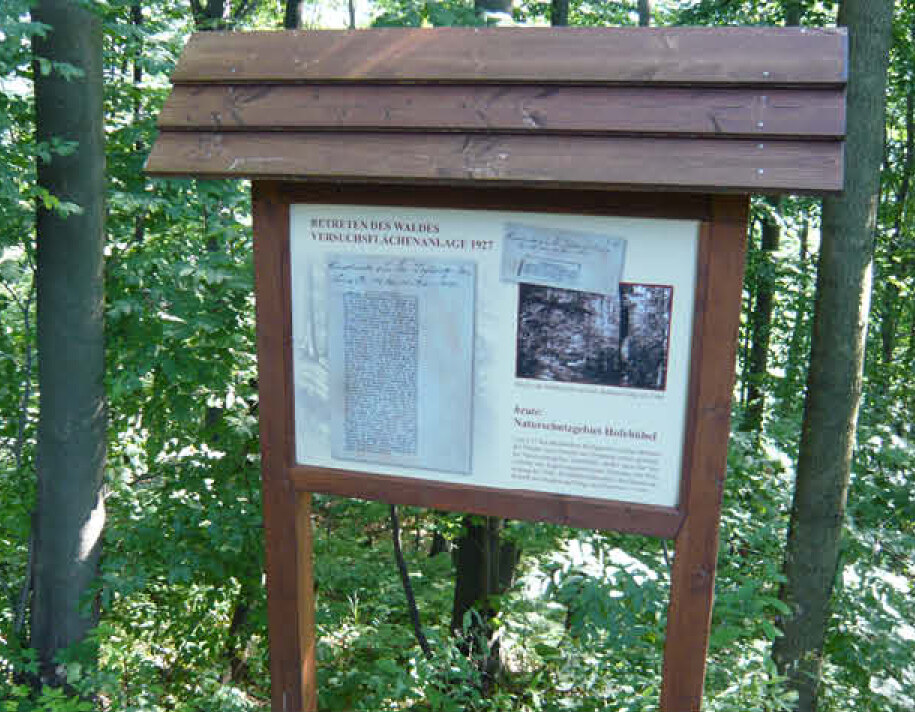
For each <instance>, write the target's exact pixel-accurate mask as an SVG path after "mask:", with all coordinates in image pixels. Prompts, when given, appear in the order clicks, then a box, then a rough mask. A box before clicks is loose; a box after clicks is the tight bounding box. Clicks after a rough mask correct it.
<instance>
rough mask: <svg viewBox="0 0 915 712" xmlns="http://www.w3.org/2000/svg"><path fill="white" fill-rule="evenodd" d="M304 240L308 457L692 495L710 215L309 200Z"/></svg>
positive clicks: (348, 465)
mask: <svg viewBox="0 0 915 712" xmlns="http://www.w3.org/2000/svg"><path fill="white" fill-rule="evenodd" d="M290 235H291V238H290V239H291V245H290V247H291V262H292V264H291V269H292V273H291V274H292V319H293V351H294V384H295V431H296V461H297V462H298V463H299V464H302V465H308V466H316V467H327V468H335V469H342V470H350V471H356V472H370V473H375V474H382V475H393V476H404V477H413V478H420V479H425V480H432V481H438V482H456V483H463V484H472V485H478V486H482V487H500V488H505V489H524V490H534V491H539V492H553V493H560V494H566V495H577V496H583V497H594V498H600V499H608V500H618V501H624V502H637V503H642V504H655V505H663V506H676V504H677V496H678V492H679V483H680V469H681V460H682V450H683V441H684V433H685V425H686V401H687V386H688V374H689V363H690V353H689V351H690V341H691V335H692V315H693V295H694V292H695V278H696V276H695V275H696V259H697V244H698V223H697V222H695V221H688V220H647V219H636V218H609V217H592V216H569V215H558V214H552V213H550V214H546V213H517V212H494V211H471V210H445V209H414V208H387V207H366V206H347V205H311V204H309V205H293V206H292V207H291V225H290ZM341 476H345V475H341Z"/></svg>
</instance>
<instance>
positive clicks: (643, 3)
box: [639, 0, 651, 27]
mask: <svg viewBox="0 0 915 712" xmlns="http://www.w3.org/2000/svg"><path fill="white" fill-rule="evenodd" d="M650 24H651V0H639V27H648V25H650Z"/></svg>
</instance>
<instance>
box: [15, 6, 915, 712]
mask: <svg viewBox="0 0 915 712" xmlns="http://www.w3.org/2000/svg"><path fill="white" fill-rule="evenodd" d="M92 4H93V6H94V7H95V9H96V11H97V12H99V13H101V14H102V15H103V17H104V21H105V30H106V45H105V47H106V70H105V77H106V86H107V99H106V122H107V128H106V131H107V138H108V170H109V194H108V227H107V231H108V248H107V255H108V262H107V273H106V289H107V295H108V297H107V298H108V306H107V339H108V343H107V357H108V377H107V386H108V393H109V397H110V407H111V422H110V443H109V452H110V457H109V468H108V473H107V478H106V501H107V507H108V511H109V519H108V523H107V529H106V534H105V553H104V558H103V571H102V575H101V577H100V578H99V581H98V584H97V592H96V594H97V597H98V599H99V601H100V602H101V606H102V618H101V623H100V625H99V627H98V629H97V630H96V631H95V632H94V634H93V636H92V637H91V639H90V640H89V641H87V643H86V645H85V646H83V648H82V649H78V650H72V651H69V652H68V653H67V654H66V655H65V656H64V657H63V658H62V660H61V663H62V664H63V665H64V666H65V667H66V671H67V677H68V681H69V683H70V685H71V688H70V689H68V690H50V689H46V690H43V691H41V692H39V693H38V694H36V693H35V692H34V691H33V690H32V689H31V687H30V686H29V684H28V674H29V671H30V670H33V669H34V654H33V652H32V651H30V650H29V649H28V648H27V647H26V646H27V640H28V636H27V633H28V627H27V616H25V617H24V616H23V612H24V611H25V608H24V604H26V603H27V598H25V597H23V595H22V593H23V586H24V583H25V582H26V580H27V573H28V566H29V531H30V518H31V511H32V507H33V501H34V480H35V468H34V449H35V431H36V418H37V412H36V408H37V399H36V391H35V384H36V377H35V356H34V350H35V346H34V343H35V331H34V323H35V312H34V281H33V271H34V267H33V265H34V260H33V251H34V217H33V216H34V205H35V203H36V201H43V202H44V203H45V204H46V205H47V206H49V207H53V208H55V209H58V210H60V211H62V212H64V213H66V212H67V211H72V210H76V209H78V206H72V205H65V204H60V203H59V202H58V201H56V200H55V198H54V196H50V195H47V194H42V192H41V190H40V189H39V188H38V187H37V186H36V183H35V160H36V158H38V157H41V156H46V155H50V154H53V153H62V152H66V151H68V150H72V147H68V146H66V145H63V144H60V143H57V144H55V143H53V142H52V144H50V145H38V144H36V143H35V141H34V138H33V127H32V121H33V119H32V111H33V106H32V94H31V81H32V76H33V72H35V71H39V72H48V71H54V72H62V73H64V74H66V73H67V72H68V71H71V70H72V68H68V67H66V66H46V64H45V63H41V62H38V63H36V64H35V65H34V66H33V65H32V63H31V57H30V50H29V39H30V37H31V36H33V35H34V34H36V33H41V32H44V31H45V30H46V28H43V27H41V26H40V25H37V24H35V23H31V22H30V21H29V19H28V10H29V5H30V3H29V1H28V0H4V2H3V3H2V5H0V89H2V92H0V412H2V413H3V417H2V419H0V502H2V508H0V710H3V711H4V712H20V711H25V710H55V712H64V711H66V710H73V711H76V710H92V709H103V710H124V711H125V712H126V711H132V710H137V711H140V710H143V711H150V712H152V711H157V710H182V711H184V710H186V711H188V712H191V711H194V710H211V709H221V710H229V711H231V710H238V711H241V710H261V709H266V708H267V699H268V694H269V677H268V673H267V662H266V647H267V646H266V634H265V629H266V623H265V596H264V588H263V578H262V570H263V553H262V543H261V542H262V536H261V529H262V521H261V508H260V483H259V454H258V452H259V451H258V443H257V394H256V386H257V381H256V378H257V375H256V363H255V358H254V351H255V349H254V321H253V320H254V309H253V278H252V266H251V234H250V202H249V192H248V186H247V185H245V184H242V183H239V182H234V183H230V182H214V181H168V180H155V181H154V180H149V179H146V178H145V177H144V176H143V173H142V166H143V161H144V158H145V153H146V151H147V150H148V148H149V146H150V145H151V143H152V141H153V138H154V135H155V129H154V119H155V116H156V114H157V113H158V110H159V109H160V107H161V105H162V102H163V101H164V97H165V95H166V92H167V87H168V83H167V78H168V74H169V72H170V70H171V69H172V67H173V65H174V62H175V59H176V57H177V55H178V53H179V51H180V48H181V47H182V46H183V43H184V40H185V39H186V37H187V35H188V34H189V32H190V31H191V30H192V26H193V19H192V17H191V13H190V10H189V7H188V6H187V5H186V4H185V3H183V2H179V0H161V1H160V2H155V3H148V4H146V5H142V6H140V5H136V4H135V3H132V2H130V1H129V0H107V1H106V2H95V3H92ZM136 8H139V13H137V12H136ZM305 9H306V13H305V14H306V17H318V16H319V14H320V11H321V10H322V9H323V10H324V11H326V10H327V8H326V7H324V8H321V7H319V6H318V5H317V4H316V3H315V4H313V5H309V6H308V7H306V8H305ZM548 10H549V6H548V4H547V3H542V2H532V1H530V0H525V2H523V3H521V5H520V6H519V7H517V8H516V16H517V19H518V20H519V21H525V22H541V23H542V22H545V21H546V17H547V13H548ZM834 11H835V7H834V4H833V3H830V2H823V3H813V4H807V5H805V11H804V12H805V14H804V21H805V22H806V23H808V24H823V23H828V22H832V21H833V20H832V18H833V17H834ZM309 13H310V14H309ZM369 13H370V14H371V16H372V18H373V21H374V22H375V23H376V24H386V25H402V24H407V25H421V24H471V23H473V22H476V21H477V20H476V18H475V15H474V12H473V8H472V6H471V5H469V4H467V3H466V2H460V1H455V0H450V1H449V2H431V1H428V2H427V1H418V0H379V1H378V2H377V3H375V4H373V5H371V6H370V9H369ZM327 15H328V13H326V12H325V16H327ZM783 17H784V5H783V3H776V2H761V1H760V2H732V1H731V0H701V1H700V2H693V3H687V2H683V3H679V4H676V3H666V4H659V5H658V6H657V7H656V8H655V19H656V21H658V22H659V23H664V24H667V23H684V24H712V23H714V24H721V23H742V24H767V23H776V22H780V21H781V20H782V19H783ZM281 20H282V7H281V6H280V5H279V4H278V3H276V2H273V1H272V0H271V1H264V2H261V3H258V4H257V5H256V9H255V10H254V11H253V12H252V13H250V14H249V15H247V16H246V17H245V18H244V20H243V22H242V25H243V27H245V28H255V27H261V28H264V27H278V26H279V25H280V24H281ZM913 20H915V7H913V3H912V2H911V0H903V1H901V2H898V3H897V25H896V26H897V31H896V33H895V37H894V47H893V52H892V57H891V83H890V90H889V108H888V115H887V127H888V140H887V149H886V162H885V166H884V171H883V194H884V196H883V197H884V200H883V202H882V205H881V213H880V232H879V236H878V252H877V263H876V269H877V275H878V279H877V280H876V281H875V293H874V305H875V307H874V311H873V324H872V328H871V331H870V339H869V345H868V363H867V371H866V393H865V406H864V410H863V412H862V416H861V425H860V430H859V447H858V449H857V453H856V459H855V468H854V473H853V479H852V485H851V492H850V496H849V509H848V518H847V523H846V528H845V536H844V549H843V556H842V561H841V565H840V569H839V570H838V571H837V573H836V577H837V579H836V580H837V584H838V589H837V594H836V601H835V605H834V614H833V623H832V626H831V632H830V635H829V639H828V642H827V651H828V656H829V657H828V663H827V668H826V681H825V688H824V689H825V698H824V700H823V709H826V710H845V709H849V708H856V709H858V710H861V711H862V712H863V711H865V710H867V711H871V710H873V711H877V710H880V711H884V710H885V711H895V710H899V711H900V712H901V711H902V710H910V709H912V708H913V706H915V627H913V625H915V603H913V595H912V593H913V592H912V586H913V578H915V563H913V551H915V546H913V544H915V496H913V494H912V486H911V482H912V480H913V463H915V447H913V444H912V423H911V413H912V412H913V410H915V409H913V405H915V403H913V400H915V398H913V394H915V390H913V387H912V384H911V382H910V381H911V379H910V374H911V372H912V366H913V361H915V300H913V299H912V298H911V297H912V289H913V270H912V264H913V259H915V242H913V237H912V225H911V219H910V214H911V211H910V210H909V205H910V203H911V197H910V195H909V193H910V191H909V190H908V183H909V181H910V179H911V173H912V168H913V164H912V155H913V151H912V141H913V140H915V136H913V135H912V124H913V122H912V104H913V99H912V97H913V84H912V79H911V77H912V76H913V64H915V54H913V43H912V38H911V27H912V25H913ZM570 21H571V23H572V24H588V25H603V24H634V23H635V22H636V8H635V3H627V2H593V3H589V2H573V3H572V4H571V11H570ZM754 216H755V217H754V222H753V233H752V235H751V250H750V253H749V258H748V260H749V261H748V277H747V293H746V313H747V318H746V320H745V329H744V334H743V341H742V343H743V348H742V350H741V355H740V362H739V364H738V366H739V368H740V372H739V376H740V378H739V382H738V388H737V393H736V398H737V404H736V406H735V407H736V409H737V413H736V414H735V418H734V422H735V423H739V422H740V415H741V412H742V408H743V407H744V406H745V405H746V400H745V399H746V393H747V386H748V383H749V379H750V374H749V373H748V357H749V340H750V318H749V315H750V311H751V309H752V306H753V299H752V297H753V290H754V285H756V284H757V281H756V278H757V276H758V275H759V274H761V273H762V272H763V271H767V273H768V274H769V276H771V277H772V278H773V279H774V281H775V284H776V291H775V304H774V313H773V317H772V320H771V328H772V336H771V348H770V360H769V368H768V372H767V373H766V374H764V375H763V377H762V386H761V387H762V388H763V389H764V391H765V393H766V396H767V401H766V402H767V406H768V407H767V410H766V413H765V419H764V422H763V427H762V430H761V431H753V432H741V431H738V430H736V429H735V433H734V436H733V438H732V440H731V449H730V455H729V475H728V477H729V479H728V484H727V488H726V494H725V505H724V510H723V511H724V516H723V522H722V546H721V553H720V557H719V562H718V566H719V568H718V580H717V588H716V596H717V602H716V608H715V616H714V621H713V630H712V643H711V651H710V660H709V673H708V680H707V701H706V708H707V709H709V710H721V711H724V710H780V709H788V708H790V705H791V699H790V695H789V694H788V693H787V692H786V690H785V687H784V685H783V681H782V680H781V679H780V678H779V676H778V675H777V673H776V671H775V669H774V666H773V664H772V662H771V659H770V644H771V641H772V639H773V638H774V637H775V636H776V635H778V631H777V628H776V623H777V621H778V616H779V615H780V614H782V613H784V610H783V604H781V603H780V601H779V600H778V597H777V592H778V586H779V583H780V581H781V573H780V562H781V560H782V557H783V546H784V541H785V535H786V527H787V513H788V511H789V506H790V492H791V488H792V483H793V475H794V472H793V467H794V465H793V463H794V462H795V461H796V449H797V439H798V433H799V430H800V428H799V424H800V418H801V416H802V412H801V411H802V407H803V406H802V403H803V399H802V390H803V384H804V382H805V380H804V379H805V359H806V356H807V353H808V350H809V339H810V318H811V311H812V301H813V299H812V285H813V279H812V275H813V270H814V264H815V257H816V248H817V235H818V220H819V216H818V206H817V204H816V203H815V202H813V201H812V200H810V199H803V198H786V199H783V200H782V201H781V202H779V203H777V204H773V203H771V202H766V201H762V200H759V201H755V202H754ZM765 219H771V220H774V221H776V222H777V223H778V225H779V226H780V228H781V231H782V241H781V245H780V248H779V250H778V251H777V253H776V254H775V256H774V259H771V260H770V259H767V258H766V257H765V255H763V254H762V251H761V250H760V249H759V242H760V234H761V223H762V221H763V220H765ZM754 378H758V375H757V376H754ZM315 512H316V514H315V522H314V523H315V535H316V540H315V548H316V578H317V582H318V587H317V595H318V621H317V622H318V627H319V633H320V636H321V638H320V643H319V649H318V653H319V669H320V676H321V688H320V689H321V700H320V702H321V707H322V709H327V710H353V709H363V710H385V709H389V710H398V709H400V710H436V711H439V710H441V711H445V710H596V709H612V710H649V709H654V708H655V706H656V704H657V694H658V685H659V681H660V664H661V655H662V649H663V638H664V626H665V616H666V602H667V593H668V586H669V578H670V577H669V563H668V560H669V556H670V555H671V554H670V553H669V552H668V551H667V549H666V548H665V547H664V546H663V543H662V542H659V541H655V540H650V539H642V538H639V537H631V536H622V535H618V534H613V533H600V532H591V531H578V530H571V529H566V528H560V527H553V526H544V525H531V524H525V523H518V522H514V523H511V524H510V525H509V528H508V533H509V535H510V536H511V537H512V538H513V539H514V540H515V541H517V542H518V543H519V545H520V548H521V550H522V551H523V557H522V559H521V562H520V565H519V571H518V575H517V576H516V581H515V584H514V585H513V586H512V588H511V589H510V590H509V591H508V592H507V593H506V594H504V596H502V598H501V600H500V601H499V604H500V605H499V610H500V613H499V615H498V617H497V619H496V630H497V635H498V636H499V637H500V640H501V650H502V655H503V658H504V660H505V667H504V670H503V672H502V673H501V675H500V677H499V679H498V680H497V681H496V684H494V685H493V684H491V682H489V681H487V680H486V679H485V676H484V675H483V674H482V673H481V666H480V664H479V661H478V660H474V659H472V658H470V657H468V656H467V655H466V654H465V652H464V651H463V649H462V647H461V646H459V645H457V644H456V643H455V642H454V640H453V638H452V636H451V634H450V630H449V617H450V610H451V597H452V595H453V577H454V571H453V563H452V561H451V558H450V556H449V555H448V554H447V553H443V554H438V555H436V556H429V555H428V551H429V548H430V545H431V542H432V540H433V538H435V537H436V536H443V537H445V539H446V540H453V539H454V538H455V537H456V536H457V535H458V533H459V530H460V526H461V520H460V518H458V517H456V516H450V515H444V516H443V515H441V514H436V513H432V512H428V511H423V510H418V509H405V510H403V511H402V512H401V518H402V522H403V526H404V533H403V539H404V546H405V553H406V557H407V563H408V566H409V569H410V572H411V580H412V583H413V587H414V589H415V591H416V594H417V598H418V603H419V609H420V612H421V614H422V617H423V623H424V626H425V628H426V633H427V635H428V636H429V638H430V642H431V643H432V648H433V657H432V659H431V660H427V659H426V658H425V657H424V656H423V655H422V654H421V652H420V651H419V649H418V647H417V646H416V645H415V640H414V638H413V634H412V630H411V628H410V621H409V616H408V612H407V608H406V605H405V602H404V598H403V591H402V588H401V584H400V581H399V578H398V574H397V570H396V567H395V565H394V559H393V550H392V544H391V538H390V530H389V526H388V520H387V508H386V507H385V506H383V505H380V504H376V503H366V502H359V501H350V500H343V499H337V498H332V497H317V498H316V508H315ZM469 622H470V621H468V623H469ZM96 658H97V662H95V660H96Z"/></svg>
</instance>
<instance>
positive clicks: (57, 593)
mask: <svg viewBox="0 0 915 712" xmlns="http://www.w3.org/2000/svg"><path fill="white" fill-rule="evenodd" d="M87 7H88V6H87V5H86V4H85V3H82V2H76V0H40V2H38V3H37V5H36V7H35V9H34V10H33V12H32V17H33V19H34V20H35V21H38V22H42V23H45V24H47V25H49V26H50V27H51V29H50V30H49V32H48V34H47V36H46V37H43V38H42V37H38V36H36V38H35V40H34V44H33V52H34V55H35V57H36V71H35V109H36V128H37V138H38V141H40V142H48V141H51V140H52V139H60V140H64V141H68V142H75V143H76V144H77V148H76V150H75V151H74V152H73V153H72V154H71V155H69V156H57V155H55V156H52V157H51V159H50V160H49V161H46V162H45V161H41V160H39V163H38V183H39V185H40V186H41V187H43V188H45V189H46V190H48V191H49V193H50V194H51V195H53V196H55V197H56V198H58V199H60V200H61V201H66V202H70V203H75V204H76V205H78V206H79V212H78V213H75V214H71V215H69V216H66V217H62V216H61V215H60V214H59V213H58V212H55V211H53V210H48V209H46V208H44V207H43V206H40V207H39V209H38V367H39V379H38V383H39V391H40V394H39V395H40V401H39V402H40V415H39V423H38V498H37V505H36V516H35V577H34V598H33V605H32V617H31V622H32V627H31V638H32V646H33V647H35V648H36V649H37V650H38V656H39V661H40V671H41V676H42V679H43V680H44V681H46V682H49V683H51V684H60V683H61V682H63V679H62V677H63V676H62V675H61V674H60V673H59V672H58V669H57V667H56V665H55V663H56V660H55V657H56V655H57V653H58V651H60V650H61V649H63V648H67V647H69V646H71V645H73V644H74V643H77V642H79V641H81V640H82V639H83V638H84V636H85V634H86V632H87V631H88V629H89V628H90V627H91V626H92V625H93V623H94V621H95V614H94V611H93V606H92V605H91V602H87V601H86V600H85V597H86V595H87V592H88V591H89V587H90V584H91V583H92V581H93V579H94V578H95V576H96V573H97V570H98V561H99V554H100V552H101V545H102V527H103V524H104V521H105V507H104V501H103V498H102V496H101V486H102V478H103V474H104V468H105V447H106V427H107V414H106V406H105V389H104V380H103V379H104V372H105V364H104V333H103V325H104V308H103V307H104V304H103V295H104V281H103V270H104V253H103V249H104V196H105V144H104V140H105V139H104V130H103V117H104V114H103V105H102V27H101V20H100V18H99V17H97V16H96V15H95V14H94V13H93V12H92V11H91V10H89V9H87ZM47 60H51V61H53V62H65V63H67V64H69V65H72V66H74V67H77V68H79V69H80V70H81V71H82V73H83V75H82V76H80V77H76V78H72V79H64V78H63V77H61V76H60V74H59V73H58V72H56V71H53V70H52V71H51V72H50V73H46V72H44V71H42V69H41V67H42V64H45V62H46V61H47ZM45 66H47V65H46V64H45Z"/></svg>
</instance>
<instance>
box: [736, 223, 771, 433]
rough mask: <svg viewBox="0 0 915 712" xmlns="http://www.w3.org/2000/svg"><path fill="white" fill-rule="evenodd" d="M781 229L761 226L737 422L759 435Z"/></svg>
mask: <svg viewBox="0 0 915 712" xmlns="http://www.w3.org/2000/svg"><path fill="white" fill-rule="evenodd" d="M780 232H781V228H780V227H779V225H778V223H777V222H776V221H775V219H774V218H772V217H771V216H770V217H767V218H766V219H765V220H763V224H762V240H761V244H760V249H759V259H758V261H757V263H756V280H755V281H756V290H755V291H756V298H755V304H754V305H753V311H752V313H751V314H750V339H751V341H750V354H749V359H748V363H747V374H746V377H745V380H746V381H747V400H746V410H744V414H743V419H742V420H741V423H740V429H741V430H743V431H744V432H753V433H759V431H760V430H761V429H762V423H763V413H764V412H765V405H766V376H767V375H768V366H769V341H770V339H769V337H770V335H771V332H772V309H773V306H774V303H775V261H774V260H773V259H772V253H773V252H775V251H776V250H777V249H778V243H779V237H780Z"/></svg>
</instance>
